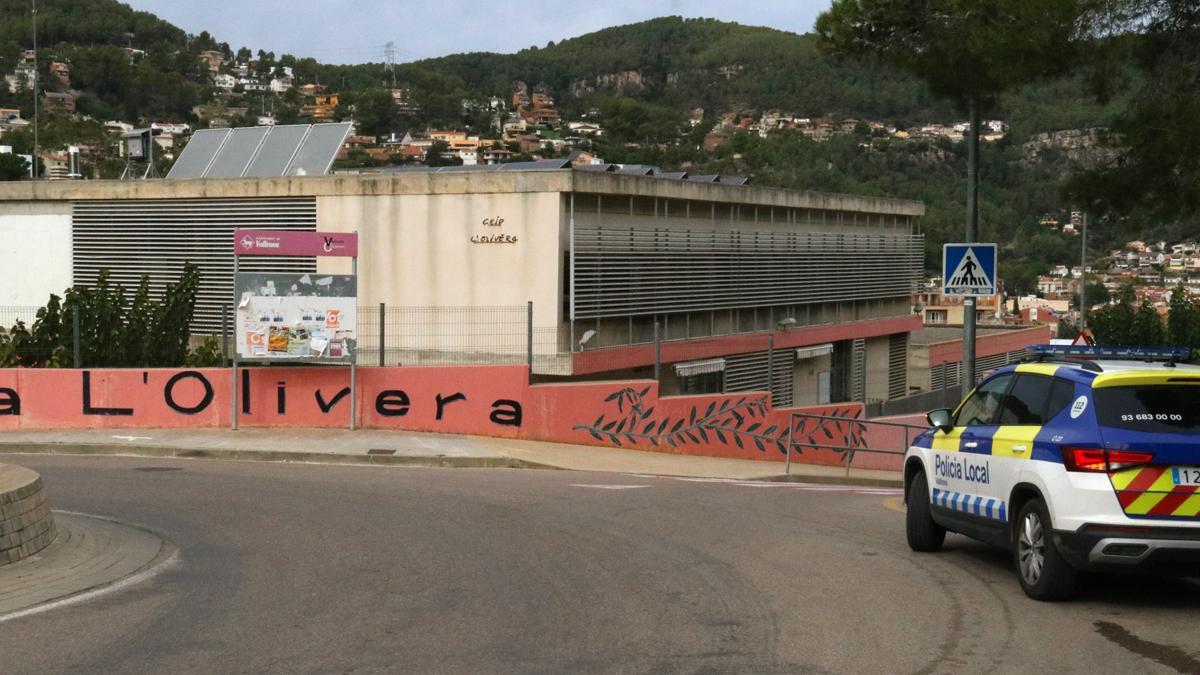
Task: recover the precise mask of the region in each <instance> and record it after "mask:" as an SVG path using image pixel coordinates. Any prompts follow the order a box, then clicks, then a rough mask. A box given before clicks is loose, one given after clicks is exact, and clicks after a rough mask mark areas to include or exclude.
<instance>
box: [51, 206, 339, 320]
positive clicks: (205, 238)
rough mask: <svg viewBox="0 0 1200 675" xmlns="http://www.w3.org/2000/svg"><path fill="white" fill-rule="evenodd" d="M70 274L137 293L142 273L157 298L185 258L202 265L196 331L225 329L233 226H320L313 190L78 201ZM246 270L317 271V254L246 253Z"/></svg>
mask: <svg viewBox="0 0 1200 675" xmlns="http://www.w3.org/2000/svg"><path fill="white" fill-rule="evenodd" d="M72 221H73V222H72V249H73V256H72V258H73V261H74V262H73V265H74V268H73V276H74V283H75V284H78V285H84V286H87V285H91V284H94V283H95V282H96V278H97V276H98V275H99V274H100V271H101V270H108V271H109V274H110V279H111V281H112V283H118V284H121V285H122V286H124V287H125V289H126V295H127V297H130V296H132V294H133V292H134V290H135V289H136V288H137V286H138V284H139V283H140V281H141V277H142V275H143V274H146V275H149V279H150V287H151V291H152V294H153V295H154V296H155V297H161V296H162V293H163V291H164V290H165V288H166V285H167V284H169V283H174V282H175V281H177V280H178V279H179V275H180V274H181V273H182V271H183V266H184V264H185V263H188V262H191V263H194V264H195V265H197V266H198V267H199V268H200V290H199V292H198V293H197V299H196V312H195V315H194V320H193V322H192V330H193V332H195V333H203V334H207V333H215V332H219V331H220V330H221V310H222V307H223V306H228V305H230V304H232V302H233V231H234V229H236V228H239V227H241V228H258V229H285V230H287V229H291V230H308V231H313V230H316V226H317V204H316V198H315V197H297V198H291V197H288V198H264V199H123V200H104V201H79V202H75V203H74V206H73V215H72ZM240 264H241V267H242V269H243V270H244V271H248V272H249V271H263V272H299V273H303V272H308V273H313V272H316V270H317V267H316V258H312V257H278V258H276V257H258V256H255V257H243V258H241V262H240Z"/></svg>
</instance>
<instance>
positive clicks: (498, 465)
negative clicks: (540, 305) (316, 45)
mask: <svg viewBox="0 0 1200 675" xmlns="http://www.w3.org/2000/svg"><path fill="white" fill-rule="evenodd" d="M10 454H11V455H91V456H102V455H108V456H124V457H157V458H169V459H216V460H235V461H248V462H278V463H285V464H288V463H290V464H331V465H332V464H343V465H346V464H349V465H362V466H370V465H376V466H406V467H412V468H427V469H542V470H552V471H571V470H572V469H567V468H564V467H561V466H554V465H553V464H543V463H540V462H532V461H529V460H524V459H517V458H516V457H443V456H436V455H399V456H397V455H367V454H362V455H335V454H330V453H325V452H293V451H287V450H228V449H223V448H174V447H170V446H161V445H114V444H110V443H20V444H18V443H3V442H0V456H3V455H10ZM614 473H640V472H636V471H633V472H630V471H615V472H614ZM645 475H659V476H664V477H678V476H676V475H674V474H666V473H664V474H645ZM684 477H688V476H684ZM743 480H748V481H764V482H782V483H821V484H829V485H859V486H864V487H903V486H904V481H903V479H901V478H899V477H897V478H895V479H888V478H862V477H857V476H844V475H842V476H830V475H811V474H807V475H806V474H798V473H793V474H790V475H785V474H779V475H774V476H759V477H756V478H746V479H743Z"/></svg>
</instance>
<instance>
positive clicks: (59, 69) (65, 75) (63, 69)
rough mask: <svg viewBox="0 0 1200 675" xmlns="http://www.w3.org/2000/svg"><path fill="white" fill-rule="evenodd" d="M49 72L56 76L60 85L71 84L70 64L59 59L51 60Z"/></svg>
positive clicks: (68, 85) (67, 85) (66, 85)
mask: <svg viewBox="0 0 1200 675" xmlns="http://www.w3.org/2000/svg"><path fill="white" fill-rule="evenodd" d="M50 74H51V75H53V76H54V77H55V78H57V79H58V81H59V82H60V83H62V86H64V87H70V86H71V66H69V65H67V64H65V63H62V62H61V61H53V62H51V63H50Z"/></svg>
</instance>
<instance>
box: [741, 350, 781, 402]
mask: <svg viewBox="0 0 1200 675" xmlns="http://www.w3.org/2000/svg"><path fill="white" fill-rule="evenodd" d="M771 361H772V363H771V367H770V371H771V386H770V387H769V389H770V391H771V400H772V401H773V404H774V405H775V407H777V408H779V407H786V406H790V405H791V404H792V381H793V377H794V375H795V352H794V351H792V350H780V351H776V352H775V353H774V355H773V356H772V358H771ZM767 371H768V368H767V352H750V353H748V354H734V355H731V356H727V357H725V391H727V392H736V391H767V389H768V386H767Z"/></svg>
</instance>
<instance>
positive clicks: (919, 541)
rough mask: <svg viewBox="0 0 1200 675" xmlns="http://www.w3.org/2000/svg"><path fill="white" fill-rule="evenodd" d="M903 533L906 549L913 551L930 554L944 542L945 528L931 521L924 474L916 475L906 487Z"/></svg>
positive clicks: (931, 516)
mask: <svg viewBox="0 0 1200 675" xmlns="http://www.w3.org/2000/svg"><path fill="white" fill-rule="evenodd" d="M904 531H905V534H906V535H908V547H909V548H911V549H912V550H914V551H921V552H923V553H932V552H934V551H937V550H939V549H941V548H942V543H943V542H944V541H946V528H944V527H942V526H941V525H938V524H937V523H935V522H934V521H933V514H932V513H931V509H930V507H929V484H928V483H927V482H926V479H925V473H924V472H921V473H919V474H917V475H916V477H915V478H913V482H912V485H910V486H909V487H908V510H907V512H906V513H905V518H904Z"/></svg>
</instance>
